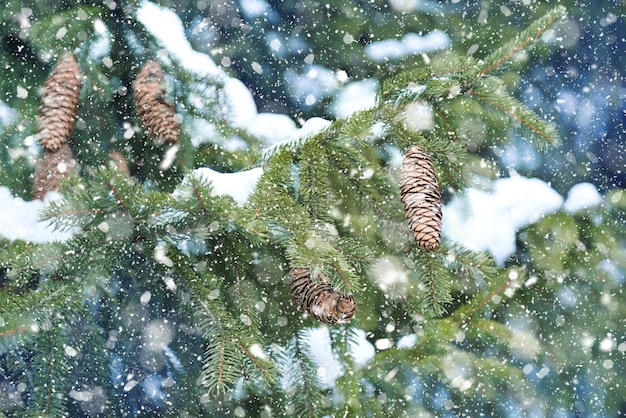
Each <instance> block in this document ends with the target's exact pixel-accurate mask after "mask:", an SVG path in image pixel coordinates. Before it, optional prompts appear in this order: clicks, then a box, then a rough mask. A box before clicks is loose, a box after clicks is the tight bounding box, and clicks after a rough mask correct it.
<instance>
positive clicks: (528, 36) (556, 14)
mask: <svg viewBox="0 0 626 418" xmlns="http://www.w3.org/2000/svg"><path fill="white" fill-rule="evenodd" d="M565 13H566V10H565V7H563V6H561V5H559V6H557V7H555V8H553V9H552V10H550V11H548V12H547V13H546V14H545V15H543V16H542V17H540V18H539V19H537V20H535V21H534V22H533V23H532V24H531V25H530V26H528V27H527V28H526V29H524V30H523V31H522V32H520V33H519V34H518V35H517V36H516V37H515V38H513V39H512V40H510V41H509V42H507V43H505V44H504V45H502V46H501V47H499V48H498V49H496V50H495V51H493V52H492V53H491V54H489V55H488V56H487V57H486V58H484V59H483V60H482V65H481V66H480V67H479V68H478V71H477V73H476V75H475V76H474V81H476V80H478V79H480V78H482V77H484V76H485V75H487V74H489V73H491V72H493V71H494V70H496V69H497V68H499V67H500V66H502V65H503V64H505V63H506V62H508V61H510V60H511V59H512V58H513V57H515V55H517V54H518V53H519V52H520V51H522V50H524V49H526V48H528V46H529V45H530V44H531V43H533V42H534V41H536V40H537V39H539V38H540V37H541V35H543V34H544V33H545V32H546V31H547V30H548V29H550V27H552V25H554V23H555V22H556V21H558V20H560V19H563V17H564V16H565ZM472 83H473V82H470V84H472Z"/></svg>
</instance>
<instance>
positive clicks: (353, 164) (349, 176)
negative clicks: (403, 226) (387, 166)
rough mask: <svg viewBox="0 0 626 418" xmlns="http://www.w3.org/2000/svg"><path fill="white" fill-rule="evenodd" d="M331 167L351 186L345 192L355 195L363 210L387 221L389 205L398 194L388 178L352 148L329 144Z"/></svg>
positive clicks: (347, 145) (344, 144) (343, 144)
mask: <svg viewBox="0 0 626 418" xmlns="http://www.w3.org/2000/svg"><path fill="white" fill-rule="evenodd" d="M326 147H327V155H328V159H329V163H330V165H331V167H332V168H333V170H335V171H336V172H338V173H340V174H341V175H342V176H343V178H344V179H345V180H346V181H347V182H348V187H346V188H345V190H347V191H349V192H354V193H355V194H356V197H357V198H358V199H360V200H361V201H363V202H364V203H365V204H364V206H365V207H367V208H370V209H374V210H375V211H376V212H377V213H378V214H379V215H381V216H382V217H385V216H386V214H387V213H388V206H387V205H388V202H389V201H390V200H391V199H392V196H394V195H395V193H396V188H397V186H395V185H392V182H391V180H390V178H389V175H388V174H387V173H386V172H384V171H383V170H380V168H379V167H377V166H375V165H374V164H372V162H370V161H368V160H366V159H365V158H364V156H363V155H362V153H360V152H359V151H358V150H356V149H355V148H354V147H352V146H351V144H348V143H343V142H339V141H329V142H328V143H327V145H326Z"/></svg>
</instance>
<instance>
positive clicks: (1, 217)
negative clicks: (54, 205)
mask: <svg viewBox="0 0 626 418" xmlns="http://www.w3.org/2000/svg"><path fill="white" fill-rule="evenodd" d="M61 197H62V196H61V195H60V194H59V193H56V192H48V193H47V194H46V196H45V197H44V200H43V201H41V200H32V201H29V202H25V201H24V200H23V199H22V198H20V197H13V195H12V193H11V191H10V190H9V188H7V187H5V186H0V202H2V205H0V236H2V237H4V238H7V239H9V240H11V241H12V240H16V239H18V240H23V241H30V242H37V243H44V242H52V241H64V240H66V239H68V238H70V237H72V235H73V233H72V232H61V231H54V230H53V228H52V227H51V226H50V225H49V223H48V222H42V221H40V220H39V213H40V212H41V211H42V210H43V208H44V206H45V205H46V203H48V202H50V201H52V200H56V199H60V198H61Z"/></svg>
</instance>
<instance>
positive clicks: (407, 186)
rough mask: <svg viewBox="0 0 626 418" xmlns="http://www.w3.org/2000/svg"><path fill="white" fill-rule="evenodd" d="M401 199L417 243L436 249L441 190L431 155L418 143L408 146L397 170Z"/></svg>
mask: <svg viewBox="0 0 626 418" xmlns="http://www.w3.org/2000/svg"><path fill="white" fill-rule="evenodd" d="M399 183H400V199H401V200H402V203H403V204H404V212H405V215H406V219H407V223H408V226H409V230H410V231H411V232H412V234H413V238H414V239H415V241H416V242H417V244H418V245H419V246H420V247H422V248H425V249H427V250H435V249H437V248H438V247H439V243H440V242H441V223H442V217H443V213H442V206H441V192H440V190H439V185H438V183H437V175H436V172H435V167H434V165H433V163H432V161H431V160H430V157H429V156H428V155H427V154H426V153H425V152H424V151H423V150H422V149H421V148H420V147H418V146H414V147H412V148H410V149H409V150H408V151H407V152H406V154H405V157H404V159H403V160H402V166H401V169H400V179H399Z"/></svg>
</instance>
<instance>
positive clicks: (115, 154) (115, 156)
mask: <svg viewBox="0 0 626 418" xmlns="http://www.w3.org/2000/svg"><path fill="white" fill-rule="evenodd" d="M109 158H110V159H111V165H112V166H113V168H115V169H116V170H117V171H120V172H121V173H123V174H124V175H125V176H126V177H130V171H129V170H128V164H127V163H126V158H124V156H123V155H122V153H121V152H119V151H111V152H110V153H109Z"/></svg>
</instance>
